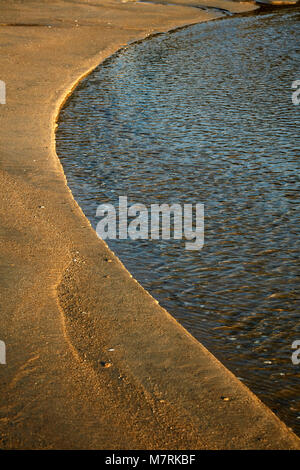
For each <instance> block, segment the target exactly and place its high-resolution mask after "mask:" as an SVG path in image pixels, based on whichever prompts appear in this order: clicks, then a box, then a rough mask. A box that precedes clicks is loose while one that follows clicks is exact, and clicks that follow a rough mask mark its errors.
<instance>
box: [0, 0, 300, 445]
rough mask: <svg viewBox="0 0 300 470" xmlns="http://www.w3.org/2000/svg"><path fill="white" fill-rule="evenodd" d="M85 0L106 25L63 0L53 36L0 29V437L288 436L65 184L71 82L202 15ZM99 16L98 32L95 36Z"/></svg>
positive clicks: (171, 439) (290, 439)
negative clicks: (140, 279) (1, 96)
mask: <svg viewBox="0 0 300 470" xmlns="http://www.w3.org/2000/svg"><path fill="white" fill-rule="evenodd" d="M1 3H4V2H1ZM13 3H14V2H11V4H10V5H9V8H11V6H12V4H13ZM41 3H43V2H41ZM94 3H96V2H94ZM97 5H98V6H99V7H101V13H105V15H104V16H106V17H109V15H111V16H112V17H113V18H114V21H115V27H114V28H110V27H107V26H105V28H106V29H105V28H104V26H103V20H102V17H101V18H100V16H101V15H100V16H99V18H98V17H95V16H94V14H95V9H96V7H95V6H89V5H88V4H85V5H84V6H82V3H81V4H80V5H79V4H77V3H76V2H63V1H61V2H57V5H56V10H55V20H54V21H56V22H57V24H56V26H53V25H52V27H51V28H49V29H51V30H52V31H51V33H52V34H51V36H49V35H48V34H47V33H49V31H48V29H47V30H45V31H44V30H43V31H41V28H39V29H38V28H37V30H35V31H33V30H31V31H30V33H29V32H28V29H27V31H26V30H25V31H24V32H22V31H20V28H18V34H17V35H15V33H14V31H11V32H10V31H8V32H6V33H7V34H6V35H4V34H1V36H0V40H1V42H2V41H3V39H5V40H6V41H7V37H9V40H10V41H11V43H9V40H8V45H7V46H6V47H7V48H8V53H9V54H10V53H13V52H15V53H16V61H15V63H14V64H13V65H12V64H11V63H10V60H9V54H8V60H3V58H1V59H0V60H1V62H4V67H6V68H5V74H6V76H3V77H2V76H1V79H3V80H4V81H6V83H7V85H8V100H7V104H6V105H5V109H4V110H3V115H2V116H1V118H3V125H2V129H3V131H4V135H3V140H4V149H5V155H4V158H3V170H1V179H0V180H1V189H0V190H1V192H2V198H3V204H2V206H3V207H1V210H2V212H3V215H2V219H1V220H2V222H1V224H2V225H1V229H2V232H3V233H4V242H5V245H3V246H2V248H1V254H2V257H3V259H4V268H5V269H3V274H4V278H3V279H4V281H2V282H1V293H2V296H3V301H2V302H3V307H2V310H3V319H2V324H1V327H2V328H1V334H2V336H3V338H0V339H3V340H5V342H6V345H7V365H6V366H1V369H0V373H1V397H2V400H1V419H0V426H1V431H2V439H1V447H2V448H106V449H120V448H121V449H134V448H135V449H137V448H147V449H154V448H160V449H162V448H165V449H167V448H168V449H188V448H190V449H191V448H193V449H197V448H202V449H208V448H209V449H234V448H243V449H246V448H254V449H259V448H264V449H270V448H272V449H296V448H297V449H299V448H300V441H299V439H298V438H297V437H296V436H295V435H294V434H293V433H292V432H290V431H289V430H288V428H287V427H286V426H285V425H284V424H283V423H282V422H281V421H280V420H279V419H278V418H277V417H276V416H275V415H274V414H273V413H272V412H271V411H270V410H269V409H268V408H267V407H266V406H265V405H263V404H262V403H261V402H260V401H259V400H258V398H257V397H255V396H254V395H253V394H252V393H251V392H250V391H249V390H248V389H247V388H246V387H245V386H244V385H243V384H242V383H241V382H240V381H239V380H238V379H237V378H236V377H235V376H234V375H233V374H232V373H231V372H229V371H228V370H227V369H225V367H224V366H223V365H222V364H221V363H220V362H219V361H218V360H217V359H216V358H215V357H214V356H213V355H212V354H211V353H209V351H207V350H206V349H205V348H204V347H203V346H202V345H201V344H200V343H198V341H197V340H195V338H193V337H192V336H191V335H190V334H189V333H188V332H187V331H186V330H185V329H184V328H183V327H181V326H180V325H179V324H178V323H177V321H176V320H175V319H174V318H173V317H172V316H171V315H170V314H168V312H166V311H165V310H164V309H162V308H161V307H160V306H159V305H158V304H157V302H156V301H155V300H154V299H153V298H152V297H151V296H150V294H148V293H147V292H146V291H145V290H144V289H143V288H142V287H141V286H139V284H138V283H137V282H136V281H135V280H134V279H132V277H131V275H130V274H129V273H128V271H126V269H125V268H124V267H123V265H122V264H121V262H120V261H119V260H118V258H116V257H115V256H114V255H113V254H112V252H111V251H110V250H109V249H108V248H107V246H106V245H105V243H104V242H101V241H100V240H99V239H98V238H97V236H96V233H95V232H94V230H93V229H92V228H91V226H90V224H89V222H88V220H87V219H86V217H85V216H84V215H83V213H82V210H81V209H80V207H79V206H78V205H77V203H76V202H75V200H74V199H73V196H72V194H71V191H70V190H69V188H68V187H67V185H66V177H65V175H64V173H63V171H62V167H61V164H60V162H59V159H58V157H57V155H56V152H55V134H54V123H55V122H56V118H57V116H58V113H59V110H60V109H61V107H62V106H63V103H64V102H65V100H66V98H67V96H68V95H70V94H71V93H72V91H73V89H74V88H75V87H76V85H77V83H79V81H80V80H81V79H82V78H83V77H84V76H86V75H87V74H88V73H89V72H90V71H91V70H93V69H94V68H95V67H96V66H97V65H99V63H100V62H101V61H103V59H105V58H107V57H108V56H109V55H111V54H112V53H113V52H116V50H117V49H119V48H120V46H121V43H124V41H126V42H128V41H132V40H135V39H141V38H144V37H146V36H147V35H148V34H149V33H150V32H151V31H149V28H150V29H151V30H152V31H153V32H159V31H163V32H165V31H168V30H170V29H173V28H174V27H176V26H177V27H178V26H179V23H181V24H180V26H183V25H185V24H190V23H191V20H192V19H193V18H194V17H195V21H194V22H195V23H198V22H200V21H207V20H208V19H211V15H210V14H208V13H207V12H202V11H199V13H197V14H196V13H195V11H194V9H193V11H192V12H191V11H190V9H189V8H187V7H174V8H173V7H167V6H158V5H156V6H155V9H154V7H153V9H152V11H151V13H149V10H147V7H146V8H145V7H143V6H140V5H139V6H137V5H134V4H130V5H129V4H125V5H124V4H123V5H122V4H119V3H118V2H107V3H106V2H105V0H104V1H101V2H97ZM3 8H4V7H3ZM9 8H7V10H6V9H5V8H4V10H5V12H6V14H7V17H8V18H7V19H6V18H5V20H6V23H12V21H11V20H10V17H11V12H10V11H9ZM18 8H20V5H18V6H17V9H18ZM57 8H58V9H57ZM137 8H142V9H143V10H142V12H140V14H139V12H138V11H137ZM151 8H152V7H151ZM74 10H76V11H74ZM171 12H172V14H171ZM146 13H147V14H148V16H147V18H146ZM51 14H52V13H51V7H49V5H48V6H47V5H46V3H43V12H42V13H41V12H40V11H39V12H38V14H37V12H36V6H35V3H34V2H30V1H29V2H27V5H26V10H25V11H22V15H23V18H24V16H25V17H26V15H27V18H28V19H29V20H30V22H32V23H35V24H36V23H37V22H38V21H40V22H41V24H43V25H44V26H45V24H46V25H47V23H49V15H50V16H51ZM78 14H80V15H81V16H80V22H84V21H86V23H87V24H86V25H82V28H81V25H80V26H79V27H76V21H77V22H79V20H76V18H77V17H78ZM36 15H38V16H39V17H38V19H37V20H34V21H33V19H32V16H33V17H34V16H36ZM60 15H61V17H62V18H64V20H60ZM138 15H139V16H138ZM202 15H204V16H202ZM57 18H58V19H57ZM183 18H184V19H183ZM13 19H14V17H13ZM71 20H72V22H73V23H72V26H70V22H71ZM97 20H99V24H98V23H97ZM101 21H102V23H101ZM22 22H24V20H22ZM91 22H92V23H93V24H92V25H91V24H90V23H91ZM95 22H96V23H97V24H96V25H95ZM137 22H138V23H139V28H137V27H136V23H137ZM120 24H121V25H122V28H123V29H120ZM132 24H134V27H132ZM123 25H126V26H123ZM46 27H47V28H48V26H45V28H46ZM84 28H86V31H82V29H84ZM79 29H80V30H81V31H82V32H79V31H78V30H79ZM104 29H105V31H106V34H107V37H105V39H103V38H99V33H101V34H102V33H103V31H104ZM76 30H77V31H78V32H76ZM0 33H1V32H0ZM78 33H79V34H78ZM18 35H19V36H18ZM76 36H79V39H78V38H76ZM62 45H63V48H62ZM62 49H64V50H62ZM53 51H55V58H54V59H53V57H52V56H53ZM99 51H101V52H99ZM45 54H48V57H46V59H47V60H46V61H45ZM51 54H52V55H51ZM74 61H75V63H74ZM28 63H29V64H31V66H32V69H30V70H28ZM45 64H46V65H47V67H45ZM1 65H3V64H2V63H1ZM4 67H3V70H4ZM64 73H65V75H64V76H63V79H62V75H63V74H64ZM78 77H80V78H79V79H78ZM33 78H34V79H33ZM70 83H71V84H72V85H69V84H70ZM57 86H59V87H60V88H59V92H57ZM12 90H13V91H14V94H13V93H12ZM1 111H2V108H1ZM28 113H29V117H30V118H31V119H28V118H27V114H28ZM26 118H27V119H26ZM49 143H50V146H49ZM11 207H14V211H11ZM12 212H13V213H12ZM108 261H111V262H108ZM57 291H58V296H57ZM11 299H13V302H11ZM109 349H114V351H113V352H110V351H109ZM137 353H138V354H137ZM106 363H111V364H112V366H111V367H109V368H106V367H103V364H106ZM222 397H229V398H230V400H229V401H224V400H223V399H222ZM120 422H122V429H120V426H119V423H120Z"/></svg>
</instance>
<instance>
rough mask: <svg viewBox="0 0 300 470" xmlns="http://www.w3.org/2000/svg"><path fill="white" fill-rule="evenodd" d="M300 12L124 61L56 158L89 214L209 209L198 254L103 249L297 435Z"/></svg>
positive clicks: (75, 116) (165, 44)
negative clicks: (103, 207)
mask: <svg viewBox="0 0 300 470" xmlns="http://www.w3.org/2000/svg"><path fill="white" fill-rule="evenodd" d="M299 18H300V10H299V8H293V9H288V10H280V11H274V12H270V13H265V14H255V15H248V16H243V17H231V18H226V19H221V20H217V21H213V22H209V23H206V24H200V25H195V26H192V27H189V28H185V29H181V30H178V31H176V32H174V33H172V34H162V35H159V36H155V37H153V38H151V39H149V40H146V41H143V42H139V43H137V44H133V45H130V46H128V47H127V48H124V49H123V50H122V51H121V52H119V53H118V54H115V55H114V56H113V57H112V58H111V59H109V60H107V61H106V62H105V63H104V64H103V65H101V66H99V67H98V68H97V69H96V70H95V71H94V72H93V73H92V74H91V75H90V76H89V77H87V78H86V79H85V80H84V81H83V82H82V83H81V84H80V86H79V87H78V88H77V89H76V90H75V92H74V94H73V95H72V97H71V99H70V100H69V101H68V102H67V104H66V105H65V107H64V109H63V110H62V112H61V115H60V121H59V128H58V132H57V150H58V154H59V156H60V158H61V161H62V164H63V166H64V170H65V173H66V176H67V180H68V184H69V187H70V188H71V190H72V192H73V195H74V197H75V198H76V200H77V201H78V202H79V204H80V206H81V207H82V209H83V211H84V212H85V214H86V215H87V217H88V218H89V219H90V220H91V222H92V224H93V226H94V227H96V224H97V222H98V221H99V219H97V217H96V208H97V206H98V205H99V204H102V203H107V202H108V203H112V204H115V205H116V206H117V204H118V198H119V196H121V195H122V196H124V195H125V196H127V197H128V204H129V205H131V204H133V203H143V204H145V205H146V206H147V207H149V205H150V204H153V203H159V204H162V203H168V204H172V203H179V204H184V203H193V204H196V203H199V202H200V203H203V204H204V206H205V244H204V247H203V249H202V250H201V251H187V250H185V240H183V241H180V240H176V241H174V240H169V241H167V240H136V241H133V240H115V241H108V244H109V246H110V247H111V249H112V250H113V251H114V252H115V253H116V254H117V255H118V256H119V257H120V259H121V260H122V261H123V263H124V264H125V266H126V267H127V268H128V269H129V270H130V271H131V272H132V274H133V275H134V276H135V277H136V278H137V279H138V280H139V282H140V283H141V284H142V285H143V286H144V287H145V288H146V289H147V290H149V291H150V292H151V294H152V295H153V296H154V297H156V298H157V299H158V300H159V302H160V303H161V305H163V306H164V307H166V308H167V309H168V310H169V312H170V313H172V314H173V315H174V316H175V317H176V318H177V319H178V320H179V321H180V322H181V323H182V324H183V325H184V326H185V327H186V328H187V329H188V330H189V331H190V332H191V333H192V334H193V335H194V336H195V337H196V338H198V339H199V340H200V341H201V342H202V343H203V344H205V345H206V346H207V347H208V348H209V349H210V350H211V351H212V352H213V353H214V354H215V355H216V356H217V357H218V358H219V359H220V360H221V361H222V362H223V363H224V364H225V365H226V366H227V367H228V368H230V369H231V370H232V371H233V372H234V373H235V374H236V375H237V376H238V377H240V378H241V379H242V380H243V381H244V383H246V384H247V385H248V386H249V387H250V388H251V389H252V390H253V391H254V392H255V393H256V394H257V395H258V396H259V397H260V398H261V399H262V400H263V401H264V402H265V403H267V404H268V405H269V406H270V407H271V408H272V409H273V410H274V411H275V412H276V413H277V414H278V415H279V416H280V417H281V418H282V419H283V420H285V421H286V423H288V425H289V426H290V427H292V428H293V429H294V430H295V431H296V432H298V433H300V399H299V390H300V387H299V386H300V365H298V366H297V365H293V364H292V361H291V354H292V349H291V345H292V342H293V341H295V340H298V339H299V340H300V325H299V305H300V294H299V232H300V224H299V203H300V197H299V169H300V168H299V167H300V164H299V153H300V152H299V149H300V145H299V122H300V118H299V109H300V105H299V106H295V105H293V103H292V99H291V95H292V89H291V85H292V82H293V81H294V80H297V79H299V80H300V70H299V63H300V61H299V58H300V51H299V44H300V32H299Z"/></svg>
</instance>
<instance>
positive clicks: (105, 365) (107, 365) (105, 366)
mask: <svg viewBox="0 0 300 470" xmlns="http://www.w3.org/2000/svg"><path fill="white" fill-rule="evenodd" d="M100 364H101V366H102V367H104V368H105V369H108V367H111V366H112V363H111V362H104V361H101V362H100Z"/></svg>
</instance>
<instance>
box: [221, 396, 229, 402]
mask: <svg viewBox="0 0 300 470" xmlns="http://www.w3.org/2000/svg"><path fill="white" fill-rule="evenodd" d="M221 399H222V400H223V401H229V400H230V399H229V398H228V397H221Z"/></svg>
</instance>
